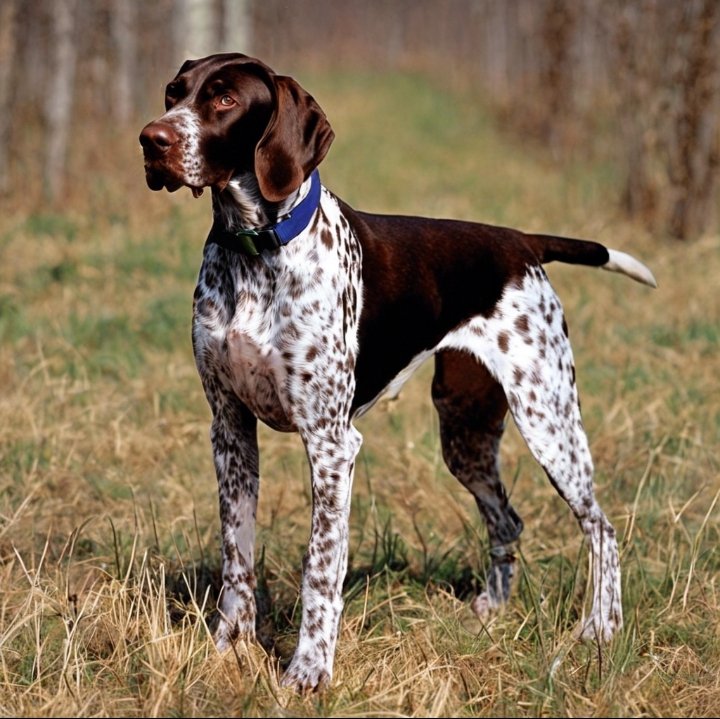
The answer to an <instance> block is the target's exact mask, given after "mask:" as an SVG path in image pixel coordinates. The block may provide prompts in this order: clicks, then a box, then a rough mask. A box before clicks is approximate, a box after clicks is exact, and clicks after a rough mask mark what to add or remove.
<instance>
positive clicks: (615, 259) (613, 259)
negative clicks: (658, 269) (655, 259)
mask: <svg viewBox="0 0 720 719" xmlns="http://www.w3.org/2000/svg"><path fill="white" fill-rule="evenodd" d="M608 252H609V253H610V259H609V260H608V261H607V262H606V263H605V264H604V265H602V269H603V270H609V271H610V272H621V273H622V274H623V275H627V276H628V277H632V278H633V279H634V280H637V281H638V282H642V283H643V284H644V285H650V287H657V281H656V280H655V277H654V276H653V273H652V272H650V270H649V269H648V268H647V267H646V266H645V265H644V264H643V263H642V262H640V261H639V260H636V259H635V258H634V257H632V256H631V255H628V254H626V253H625V252H620V251H619V250H610V249H608Z"/></svg>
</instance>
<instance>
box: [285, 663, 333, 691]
mask: <svg viewBox="0 0 720 719" xmlns="http://www.w3.org/2000/svg"><path fill="white" fill-rule="evenodd" d="M330 679H331V672H330V670H329V669H328V668H327V667H326V666H324V664H323V663H322V662H320V661H318V662H315V661H313V660H311V659H310V657H308V656H307V655H304V656H297V655H295V656H294V657H293V659H292V661H291V662H290V666H288V668H287V670H286V671H285V674H284V675H283V678H282V679H281V680H280V686H283V687H286V688H288V689H295V691H297V692H299V693H300V694H305V693H307V692H319V691H322V690H323V689H326V688H327V686H328V685H329V684H330Z"/></svg>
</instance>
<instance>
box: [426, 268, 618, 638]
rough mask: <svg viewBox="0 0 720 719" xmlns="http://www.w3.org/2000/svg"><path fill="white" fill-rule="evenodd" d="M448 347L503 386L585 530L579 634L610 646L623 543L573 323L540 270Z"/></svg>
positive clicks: (537, 456)
mask: <svg viewBox="0 0 720 719" xmlns="http://www.w3.org/2000/svg"><path fill="white" fill-rule="evenodd" d="M450 348H454V349H466V350H467V351H470V352H472V353H473V354H475V356H476V357H478V358H479V359H480V360H481V361H482V362H483V363H485V364H486V366H487V368H488V369H489V371H490V372H491V373H492V375H493V377H494V378H495V379H496V380H497V381H498V382H499V383H500V384H501V385H502V386H503V389H504V391H505V396H506V397H507V401H508V405H509V407H510V411H511V412H512V415H513V418H514V419H515V423H516V424H517V427H518V430H519V431H520V433H521V434H522V436H523V438H524V439H525V442H526V443H527V445H528V447H529V448H530V451H531V452H532V454H533V456H534V457H535V459H536V460H537V461H538V462H539V464H540V465H541V466H542V467H543V469H544V470H545V472H546V474H547V475H548V477H549V479H550V482H551V483H552V484H553V486H554V487H555V489H556V490H557V491H558V493H559V494H560V496H561V497H562V498H563V499H564V500H565V501H566V502H567V504H568V506H569V507H570V509H571V510H572V512H573V514H574V515H575V518H576V519H577V521H578V523H579V524H580V527H581V529H582V531H583V533H584V535H585V538H586V540H587V542H588V547H589V551H590V567H591V569H590V573H591V576H592V580H593V598H592V606H591V609H590V615H589V617H588V618H587V619H586V620H585V621H583V622H582V624H581V627H580V634H581V635H582V637H583V638H587V639H590V638H597V639H601V640H603V641H607V640H609V639H610V638H611V637H612V636H613V634H615V632H616V631H617V630H619V629H620V628H621V627H622V603H621V594H620V567H619V558H618V546H617V539H616V536H615V530H614V529H613V527H612V525H611V524H610V522H609V521H608V519H607V517H606V516H605V514H604V513H603V511H602V509H601V508H600V505H599V504H598V502H597V500H596V499H595V494H594V491H593V484H592V478H593V463H592V458H591V456H590V450H589V447H588V442H587V437H586V435H585V430H584V428H583V424H582V419H581V416H580V404H579V401H578V393H577V387H576V384H575V367H574V362H573V354H572V350H571V347H570V341H569V339H568V334H567V325H566V324H565V319H564V316H563V312H562V308H561V306H560V301H559V300H558V298H557V296H556V295H555V292H554V291H553V289H552V287H551V285H550V283H549V282H548V279H547V277H546V275H545V273H544V271H543V270H542V268H539V267H538V268H531V269H529V270H528V272H527V274H526V275H525V276H524V277H523V278H522V279H519V280H518V281H516V282H515V283H513V284H512V285H510V286H508V287H507V288H506V290H505V292H504V294H503V297H502V298H501V300H500V302H498V304H497V307H496V308H495V310H494V311H493V313H492V314H491V315H490V316H489V317H482V316H478V317H475V318H473V319H472V320H470V321H468V322H466V323H464V324H463V325H461V326H460V327H458V328H457V329H456V330H454V331H453V332H451V333H450V334H448V335H447V336H446V337H445V339H444V340H443V341H442V343H441V345H440V349H450Z"/></svg>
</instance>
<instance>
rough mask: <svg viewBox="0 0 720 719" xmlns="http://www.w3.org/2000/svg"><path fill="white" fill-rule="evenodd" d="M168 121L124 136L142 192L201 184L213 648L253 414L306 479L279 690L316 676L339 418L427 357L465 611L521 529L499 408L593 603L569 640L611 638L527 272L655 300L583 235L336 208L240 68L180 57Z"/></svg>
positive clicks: (328, 648) (591, 530) (336, 569)
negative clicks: (136, 148) (307, 522)
mask: <svg viewBox="0 0 720 719" xmlns="http://www.w3.org/2000/svg"><path fill="white" fill-rule="evenodd" d="M165 110H166V111H165V113H164V114H163V115H162V116H161V117H159V119H157V120H154V121H152V122H150V123H149V124H148V125H147V126H146V127H145V128H144V129H143V130H142V133H141V135H140V143H141V146H142V149H143V153H144V163H145V175H146V181H147V184H148V186H149V188H150V189H151V190H161V189H163V188H165V189H167V190H168V191H170V192H173V191H175V190H177V189H178V188H180V187H183V186H185V187H188V188H190V190H191V191H192V194H193V195H194V196H195V197H197V196H199V195H200V194H201V193H202V192H203V190H204V189H205V188H207V187H210V188H211V191H212V208H213V224H212V228H211V229H210V233H209V236H208V238H207V241H206V244H205V247H204V254H203V262H202V267H201V269H200V274H199V278H198V283H197V287H196V289H195V294H194V301H193V324H192V339H193V349H194V355H195V361H196V364H197V369H198V372H199V375H200V378H201V381H202V386H203V389H204V391H205V395H206V397H207V400H208V402H209V405H210V408H211V410H212V427H211V443H212V452H213V457H214V464H215V470H216V474H217V481H218V487H219V504H220V520H221V533H222V589H221V593H220V597H219V599H218V616H219V621H218V623H217V627H216V628H215V630H214V633H213V636H214V640H215V642H216V645H217V647H218V648H219V649H221V650H222V649H224V648H227V647H228V646H230V644H232V643H233V642H234V641H235V640H236V639H237V638H238V637H250V638H252V637H254V634H255V620H256V608H255V599H254V589H255V583H256V580H255V574H254V554H253V552H254V539H255V514H256V506H257V499H258V443H257V433H256V430H257V421H258V420H260V421H262V422H264V423H265V424H267V425H269V426H270V427H271V428H273V429H275V430H279V431H281V432H299V434H300V436H301V438H302V440H303V443H304V446H305V449H306V452H307V457H308V461H309V464H310V468H311V475H312V529H311V537H310V540H309V545H308V548H307V552H306V554H305V556H304V560H303V577H302V590H301V592H302V594H301V596H302V620H301V624H300V629H299V638H298V643H297V647H296V650H295V653H294V655H293V658H292V660H291V661H290V663H289V666H288V667H287V669H286V671H285V673H284V675H283V679H282V683H283V685H285V686H289V687H294V688H296V689H297V690H300V691H306V690H317V689H321V688H323V687H325V686H326V685H327V684H328V683H329V682H330V680H331V677H332V670H333V657H334V652H335V645H336V640H337V636H338V628H339V622H340V615H341V611H342V606H343V602H342V584H343V579H344V576H345V572H346V568H347V554H348V520H349V514H350V498H351V484H352V477H353V468H354V461H355V457H356V455H357V452H358V450H359V448H360V445H361V436H360V434H359V432H358V431H357V430H356V429H355V427H354V426H353V421H354V420H355V419H356V418H357V417H359V416H360V415H362V414H364V413H365V412H367V411H368V409H370V407H372V406H373V404H375V402H377V400H378V399H379V398H380V397H381V396H382V395H384V394H391V395H394V394H397V392H398V391H399V389H400V387H401V386H402V384H403V383H404V382H405V381H406V380H407V379H408V377H409V376H410V375H411V374H412V372H413V370H415V369H416V368H417V367H418V366H419V365H420V364H421V363H422V362H423V361H424V360H425V359H427V358H428V357H430V356H431V355H434V356H435V374H434V378H433V382H432V398H433V402H434V405H435V407H436V408H437V412H438V415H439V421H440V434H441V442H442V451H443V456H444V459H445V462H446V463H447V465H448V467H449V469H450V471H451V472H452V474H453V475H454V476H455V477H457V479H458V480H460V482H461V483H462V484H463V485H464V486H465V487H467V489H468V490H469V491H470V492H471V493H472V495H473V496H474V498H475V500H476V502H477V505H478V508H479V510H480V512H481V514H482V516H483V518H484V519H485V521H486V523H487V529H488V533H489V539H490V547H491V548H490V555H491V569H490V572H489V576H488V581H487V585H486V587H485V588H484V590H483V592H482V593H481V594H480V595H478V596H477V597H476V598H475V599H474V600H473V609H474V610H475V611H476V612H477V613H478V614H479V615H480V616H486V615H487V614H489V613H490V612H493V611H495V610H497V609H498V608H500V607H502V606H503V605H504V604H505V603H506V602H507V601H508V597H509V592H510V584H511V579H512V576H513V567H514V559H515V556H514V550H515V545H516V542H517V541H518V538H519V536H520V533H521V532H522V529H523V523H522V520H521V519H520V517H519V516H518V514H517V513H516V512H515V510H514V509H513V507H512V506H511V504H510V503H509V501H508V497H507V494H506V491H505V489H504V487H503V484H502V482H501V480H500V476H499V471H498V445H499V442H500V438H501V435H502V432H503V428H504V422H505V416H506V413H507V412H508V410H509V412H510V413H511V414H512V416H513V418H514V421H515V423H516V424H517V427H518V429H519V431H520V433H521V434H522V436H523V438H524V439H525V441H526V442H527V445H528V447H529V449H530V451H531V452H532V454H533V456H534V457H535V459H536V460H537V461H538V462H539V463H540V465H541V466H542V467H543V468H544V470H545V472H546V473H547V475H548V477H549V479H550V481H551V483H552V484H553V486H554V487H555V488H556V489H557V491H558V492H559V494H560V495H561V496H562V498H563V499H564V500H565V501H566V502H567V504H568V505H569V507H570V509H571V510H572V512H573V514H574V515H575V518H576V519H577V521H578V523H579V524H580V527H581V529H582V532H583V533H584V536H585V538H586V539H587V542H588V546H589V552H590V557H591V576H592V581H593V595H592V604H591V609H590V612H589V615H588V616H587V617H585V618H584V619H583V620H582V621H581V624H580V626H579V635H580V636H581V637H583V638H586V639H595V640H599V641H608V640H609V639H610V638H611V637H612V636H613V635H614V634H615V633H616V632H617V631H618V630H619V629H620V628H621V627H622V606H621V592H620V569H619V561H618V548H617V541H616V536H615V530H614V529H613V527H612V525H611V524H610V522H609V521H608V519H607V518H606V516H605V514H604V513H603V511H602V510H601V508H600V506H599V505H598V503H597V501H596V499H595V496H594V492H593V485H592V475H593V464H592V459H591V456H590V451H589V449H588V442H587V439H586V435H585V432H584V430H583V425H582V420H581V416H580V408H579V403H578V392H577V387H576V384H575V369H574V362H573V355H572V350H571V347H570V343H569V340H568V332H567V325H566V323H565V319H564V317H563V311H562V307H561V305H560V300H559V299H558V297H557V295H556V294H555V292H554V290H553V288H552V287H551V285H550V282H549V281H548V278H547V276H546V274H545V271H544V269H543V264H544V263H547V262H551V261H559V262H565V263H572V264H581V265H589V266H592V267H600V268H603V269H605V270H611V271H615V272H620V273H623V274H625V275H628V276H630V277H632V278H634V279H635V280H638V281H639V282H642V283H645V284H647V285H650V286H652V287H655V286H656V282H655V279H654V277H653V275H652V273H651V272H650V270H649V269H648V268H647V267H646V266H645V265H644V264H642V263H641V262H639V261H638V260H636V259H634V258H633V257H631V256H630V255H627V254H625V253H622V252H619V251H617V250H613V249H608V248H606V247H604V246H603V245H601V244H599V243H596V242H590V241H584V240H573V239H566V238H561V237H555V236H551V235H537V234H527V233H523V232H520V231H518V230H514V229H509V228H502V227H495V226H491V225H486V224H479V223H472V222H461V221H455V220H439V219H426V218H420V217H405V216H388V215H377V214H369V213H365V212H359V211H356V210H354V209H353V208H351V207H350V206H349V205H347V204H346V203H345V202H343V201H342V200H341V199H340V198H339V197H336V196H335V195H334V194H333V193H332V192H331V191H330V190H328V189H327V188H326V187H324V186H323V185H322V183H321V181H320V177H319V171H318V166H319V165H320V163H321V162H322V160H323V159H324V157H325V156H326V154H327V152H328V150H329V148H330V145H331V143H332V141H333V138H334V133H333V130H332V128H331V126H330V124H329V122H328V120H327V118H326V116H325V113H324V112H323V110H322V109H321V107H320V106H319V104H318V103H317V102H316V101H315V99H314V98H313V97H312V96H311V95H310V94H308V93H307V92H306V91H305V90H304V89H303V88H302V87H301V86H300V85H299V84H298V83H297V82H296V81H295V80H293V79H292V78H290V77H287V76H283V75H279V74H276V73H275V72H274V71H273V70H272V69H270V68H269V67H268V66H267V65H266V64H264V63H263V62H261V61H260V60H257V59H255V58H252V57H248V56H246V55H242V54H237V53H225V54H218V55H211V56H209V57H206V58H203V59H199V60H188V61H187V62H185V63H184V64H183V65H182V67H181V68H180V70H179V72H178V73H177V75H176V76H175V77H174V78H173V79H172V80H171V82H170V83H169V84H168V85H167V87H166V91H165Z"/></svg>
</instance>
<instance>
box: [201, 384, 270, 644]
mask: <svg viewBox="0 0 720 719" xmlns="http://www.w3.org/2000/svg"><path fill="white" fill-rule="evenodd" d="M210 436H211V440H212V451H213V460H214V462H215V472H216V474H217V480H218V492H219V499H220V525H221V533H222V589H221V593H220V598H219V601H218V612H219V615H220V616H219V620H218V624H217V627H216V629H215V631H214V635H213V636H214V639H215V643H216V645H217V647H218V649H220V650H223V649H226V648H227V647H229V646H230V644H231V643H232V642H233V641H234V640H235V639H237V638H238V637H247V638H254V636H255V568H254V546H255V513H256V509H257V498H258V483H259V482H258V444H257V420H256V419H255V417H254V416H253V414H252V413H251V412H250V411H249V410H248V409H247V408H246V407H245V406H244V405H243V404H242V403H241V402H239V401H238V400H236V399H234V398H233V397H232V396H231V395H224V399H223V402H222V404H220V405H219V406H215V407H213V423H212V430H211V435H210Z"/></svg>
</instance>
